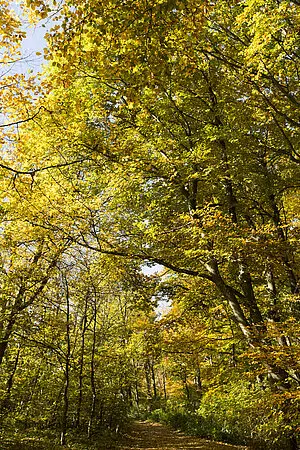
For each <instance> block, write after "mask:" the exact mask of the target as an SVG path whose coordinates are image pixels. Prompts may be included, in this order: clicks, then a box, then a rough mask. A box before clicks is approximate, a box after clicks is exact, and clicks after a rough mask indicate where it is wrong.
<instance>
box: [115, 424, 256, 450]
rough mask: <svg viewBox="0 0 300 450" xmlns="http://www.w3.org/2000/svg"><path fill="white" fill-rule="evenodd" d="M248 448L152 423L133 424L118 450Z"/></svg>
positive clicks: (223, 449) (227, 449)
mask: <svg viewBox="0 0 300 450" xmlns="http://www.w3.org/2000/svg"><path fill="white" fill-rule="evenodd" d="M247 448H248V447H243V446H237V445H230V444H224V443H220V442H212V441H208V440H206V439H201V438H198V437H195V436H186V435H185V434H183V433H181V432H179V431H175V430H172V429H171V428H169V427H167V426H165V425H161V424H158V423H152V422H147V421H146V422H135V423H134V424H133V426H132V428H131V430H130V432H129V433H128V435H127V436H126V437H125V440H124V442H123V443H122V445H120V447H119V449H120V450H134V449H135V450H137V449H144V450H154V449H156V450H179V449H180V450H189V449H194V450H242V449H247Z"/></svg>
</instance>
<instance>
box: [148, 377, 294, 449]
mask: <svg viewBox="0 0 300 450" xmlns="http://www.w3.org/2000/svg"><path fill="white" fill-rule="evenodd" d="M297 404H298V402H297V399H296V398H294V399H290V398H287V397H286V395H285V394H278V395H274V396H272V397H271V396H270V392H268V391H267V390H266V391H262V390H261V389H251V390H249V388H247V387H246V386H243V384H242V383H236V384H233V385H231V386H229V385H227V386H225V387H220V388H219V389H215V390H210V391H208V392H207V393H206V394H204V396H203V397H202V399H201V403H200V405H199V406H198V407H197V408H194V409H191V408H189V406H188V405H186V404H184V403H182V402H181V403H180V402H177V403H176V402H167V403H166V405H164V407H162V408H158V409H156V410H154V411H152V412H151V413H150V416H149V415H148V418H150V420H153V421H155V422H160V423H164V424H168V425H170V426H172V427H173V428H175V429H177V430H181V431H183V432H185V433H187V434H190V435H195V436H201V437H204V438H207V439H211V440H215V441H222V442H227V443H229V444H235V445H248V446H249V445H250V446H251V448H255V449H263V450H267V449H272V450H283V449H284V450H290V449H294V448H296V440H297V438H296V434H297V423H299V414H300V413H299V410H298V407H297Z"/></svg>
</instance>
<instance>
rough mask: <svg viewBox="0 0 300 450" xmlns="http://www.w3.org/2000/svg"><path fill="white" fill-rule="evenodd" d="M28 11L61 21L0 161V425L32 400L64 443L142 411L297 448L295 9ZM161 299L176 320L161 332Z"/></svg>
mask: <svg viewBox="0 0 300 450" xmlns="http://www.w3.org/2000/svg"><path fill="white" fill-rule="evenodd" d="M24 8H26V7H25V6H24ZM28 8H29V9H30V14H31V15H32V14H33V15H34V14H35V15H36V17H37V18H39V17H42V18H43V17H45V16H46V15H47V14H51V16H52V18H53V20H54V22H55V24H54V26H53V28H52V29H51V30H49V32H48V34H47V39H48V47H47V48H46V49H45V58H46V60H47V67H46V70H45V73H44V74H43V78H42V80H41V82H40V85H39V87H38V88H35V91H34V93H33V94H31V95H29V94H28V96H27V97H26V99H24V98H23V97H24V92H25V91H24V89H23V90H22V89H21V86H20V89H21V90H20V95H19V97H15V96H12V98H13V99H14V101H13V102H11V104H9V103H8V109H7V112H8V113H9V114H10V116H9V117H10V118H12V120H13V121H14V122H13V123H17V122H18V114H20V121H22V122H23V121H24V123H23V126H22V127H19V128H18V130H16V129H15V128H13V129H12V128H10V129H9V131H8V132H7V137H6V143H5V144H4V147H3V148H4V151H3V162H2V164H1V167H2V169H3V172H2V177H3V188H2V192H1V198H2V200H3V203H2V205H3V206H2V210H1V213H2V217H3V219H2V220H3V225H2V232H1V240H2V248H1V252H2V254H3V255H2V261H3V262H2V267H3V270H2V275H1V277H2V280H3V286H4V288H3V293H4V294H3V295H4V297H3V298H4V300H3V303H2V316H1V317H2V325H1V327H2V336H3V337H2V341H1V344H0V350H1V352H2V353H0V356H1V358H2V359H3V367H4V369H3V370H4V373H5V374H6V377H7V380H8V381H7V384H6V385H5V383H4V385H3V387H2V389H3V411H7V410H9V409H10V410H11V411H16V410H19V411H20V408H21V409H23V405H24V404H26V405H27V406H26V408H27V409H26V408H25V409H26V411H28V415H27V416H26V419H24V417H23V416H22V414H21V416H22V419H20V420H21V422H22V424H24V423H25V425H28V424H29V423H31V422H30V421H29V420H28V417H29V416H30V420H33V421H34V420H35V419H34V418H36V417H37V415H38V411H37V410H36V409H35V408H36V404H37V402H39V405H45V406H43V408H44V409H45V411H47V413H45V424H46V426H53V427H54V428H55V427H58V428H59V427H60V430H61V442H62V443H64V442H65V439H66V433H67V428H68V426H69V425H70V424H71V423H75V424H76V426H77V428H80V426H82V427H83V428H84V429H85V430H86V431H87V433H88V434H89V435H90V433H91V430H92V429H93V426H94V425H95V427H96V424H97V426H102V427H103V426H106V427H111V428H112V429H117V428H118V426H119V423H121V420H119V419H120V418H122V417H124V416H125V414H124V408H125V409H126V408H127V410H130V408H134V409H135V410H137V411H139V412H140V413H141V412H143V411H144V412H145V411H147V410H155V409H157V410H158V411H162V413H161V414H162V415H164V414H165V415H167V416H168V411H169V412H170V411H171V412H170V414H171V416H172V414H173V412H174V411H175V413H176V414H179V415H180V414H183V416H184V414H185V413H187V411H189V414H190V416H189V419H186V420H187V421H189V420H192V419H191V417H192V418H193V420H194V421H196V423H198V424H199V423H202V428H201V427H200V428H199V427H198V428H197V427H196V429H197V430H198V432H201V433H206V434H207V435H211V436H213V437H215V438H218V439H220V438H227V439H231V440H232V439H233V437H232V435H233V434H234V435H235V436H236V440H238V439H240V441H243V442H249V440H250V439H251V438H252V439H253V440H255V441H256V443H257V445H258V444H259V443H263V444H262V445H269V444H266V442H267V443H270V445H273V447H272V448H275V447H274V445H275V443H276V442H279V444H278V445H279V448H280V445H281V446H282V445H285V446H291V448H293V449H295V448H296V446H297V438H296V435H297V432H298V431H299V430H297V421H298V418H299V410H298V408H299V405H298V403H297V400H299V380H300V378H299V377H300V375H299V370H300V369H299V334H298V332H299V319H300V309H299V307H300V303H299V301H300V300H299V290H300V286H299V262H300V261H299V245H298V241H299V200H298V198H297V194H298V193H299V162H300V149H299V142H300V139H299V137H300V136H299V126H300V122H299V105H300V98H299V96H300V92H299V81H300V80H299V70H300V55H299V31H298V30H299V26H300V11H299V4H298V2H296V1H294V2H293V1H286V0H281V1H275V0H267V1H264V2H262V1H260V0H244V1H238V2H237V1H223V0H219V1H218V2H206V1H204V0H203V1H202V2H196V1H194V0H187V1H185V2H182V1H177V0H147V1H143V0H132V1H126V2H125V1H119V0H110V1H106V2H102V1H100V0H98V1H90V0H73V1H68V2H63V4H61V5H56V2H53V3H51V2H40V1H37V2H30V4H28ZM12 26H14V27H16V26H17V24H16V23H12ZM12 41H13V42H15V39H14V38H12ZM7 92H8V93H9V92H10V90H9V89H8V91H7ZM26 92H27V91H26ZM37 93H39V96H38V99H37V100H35V101H33V100H32V98H33V97H34V95H36V94H37ZM22 98H23V100H22V105H25V106H23V108H24V113H22V111H23V109H19V110H18V108H17V107H16V106H17V105H18V102H20V99H22ZM20 111H21V113H20ZM29 119H31V120H29ZM8 138H9V139H8ZM8 141H9V143H8ZM144 264H147V265H159V266H158V267H163V269H162V271H161V273H160V275H159V276H158V275H154V276H149V277H147V276H145V275H143V274H142V267H143V265H144ZM155 301H156V302H157V301H158V302H159V304H162V303H161V302H165V301H168V302H169V304H171V305H172V306H171V309H170V311H169V313H168V314H167V315H166V316H165V317H164V318H163V319H158V318H157V319H156V320H155V321H154V319H153V306H151V305H152V304H153V303H154V302H155ZM102 314H103V315H102ZM47 345H48V347H47ZM41 346H42V347H41ZM43 346H46V347H45V348H47V352H46V353H41V354H40V356H39V357H38V358H34V359H32V355H30V349H31V348H34V349H35V351H37V349H39V350H38V352H39V351H40V349H41V348H43ZM38 354H39V353H38ZM22 358H23V360H24V361H26V364H23V365H22V369H21V368H20V363H19V361H21V360H22ZM38 361H39V362H38ZM89 365H90V367H91V374H92V375H88V366H89ZM78 367H79V368H78ZM17 377H20V378H22V377H23V378H26V379H27V382H29V384H30V383H33V385H34V386H35V387H34V388H33V389H32V394H30V396H29V397H28V393H27V392H26V395H25V397H26V398H24V393H23V394H22V386H21V383H20V382H18V378H17ZM30 380H35V381H34V382H33V381H30ZM46 382H47V383H48V385H49V386H55V388H53V389H52V387H51V390H50V392H49V393H48V394H47V395H46V394H45V395H44V394H43V393H44V392H45V391H44V390H45V386H46ZM5 386H6V387H5ZM239 390H240V392H241V394H240V396H239V397H238V399H239V401H238V402H237V404H234V401H233V399H234V398H237V396H236V392H237V391H239ZM262 390H263V395H262V393H261V391H262ZM227 394H228V395H227ZM5 408H6V409H5ZM18 408H19V409H18ZM168 408H169V409H168ZM174 408H175V409H174ZM176 408H179V410H178V409H176ZM180 408H181V409H180ZM182 408H183V411H184V413H182ZM258 410H259V411H260V412H259V414H258V415H257V411H258ZM58 411H60V412H59V413H58ZM172 411H173V412H172ZM178 411H179V412H178ZM5 414H6V413H5ZM26 414H27V413H26ZM157 414H158V415H159V414H160V413H157ZM289 415H290V419H288V416H289ZM54 416H55V417H56V419H54ZM231 417H232V420H231V419H230V418H231ZM236 417H241V420H242V422H243V424H244V425H245V426H244V427H243V426H241V427H240V428H239V427H237V426H234V421H235V418H236ZM247 417H250V418H251V420H250V421H248V419H247ZM255 417H261V418H262V421H264V422H265V425H262V424H261V423H260V422H259V421H258V420H254V418H255ZM57 418H58V419H57ZM252 418H253V420H252ZM184 420H185V419H184ZM230 420H231V421H230ZM192 428H194V429H195V427H194V426H193V427H192ZM212 430H217V431H216V432H215V433H213V432H212ZM232 430H234V431H232ZM222 433H223V434H222ZM281 448H282V447H281Z"/></svg>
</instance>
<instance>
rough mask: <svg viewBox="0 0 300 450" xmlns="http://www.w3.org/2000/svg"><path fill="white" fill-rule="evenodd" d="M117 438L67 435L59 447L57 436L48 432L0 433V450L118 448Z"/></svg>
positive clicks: (104, 434) (109, 434)
mask: <svg viewBox="0 0 300 450" xmlns="http://www.w3.org/2000/svg"><path fill="white" fill-rule="evenodd" d="M118 439H119V437H118V436H117V435H115V434H112V433H95V434H94V435H93V437H92V438H91V439H87V436H86V434H83V433H82V434H79V433H69V434H68V435H67V444H66V445H64V446H61V445H60V443H59V436H58V434H57V432H56V433H54V432H51V431H49V430H46V431H43V430H26V431H22V432H21V431H19V430H18V431H16V432H15V433H6V432H5V433H4V432H1V433H0V441H1V450H63V449H72V450H88V449H89V450H96V449H97V450H99V449H101V448H103V449H110V450H113V449H115V448H118Z"/></svg>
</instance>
